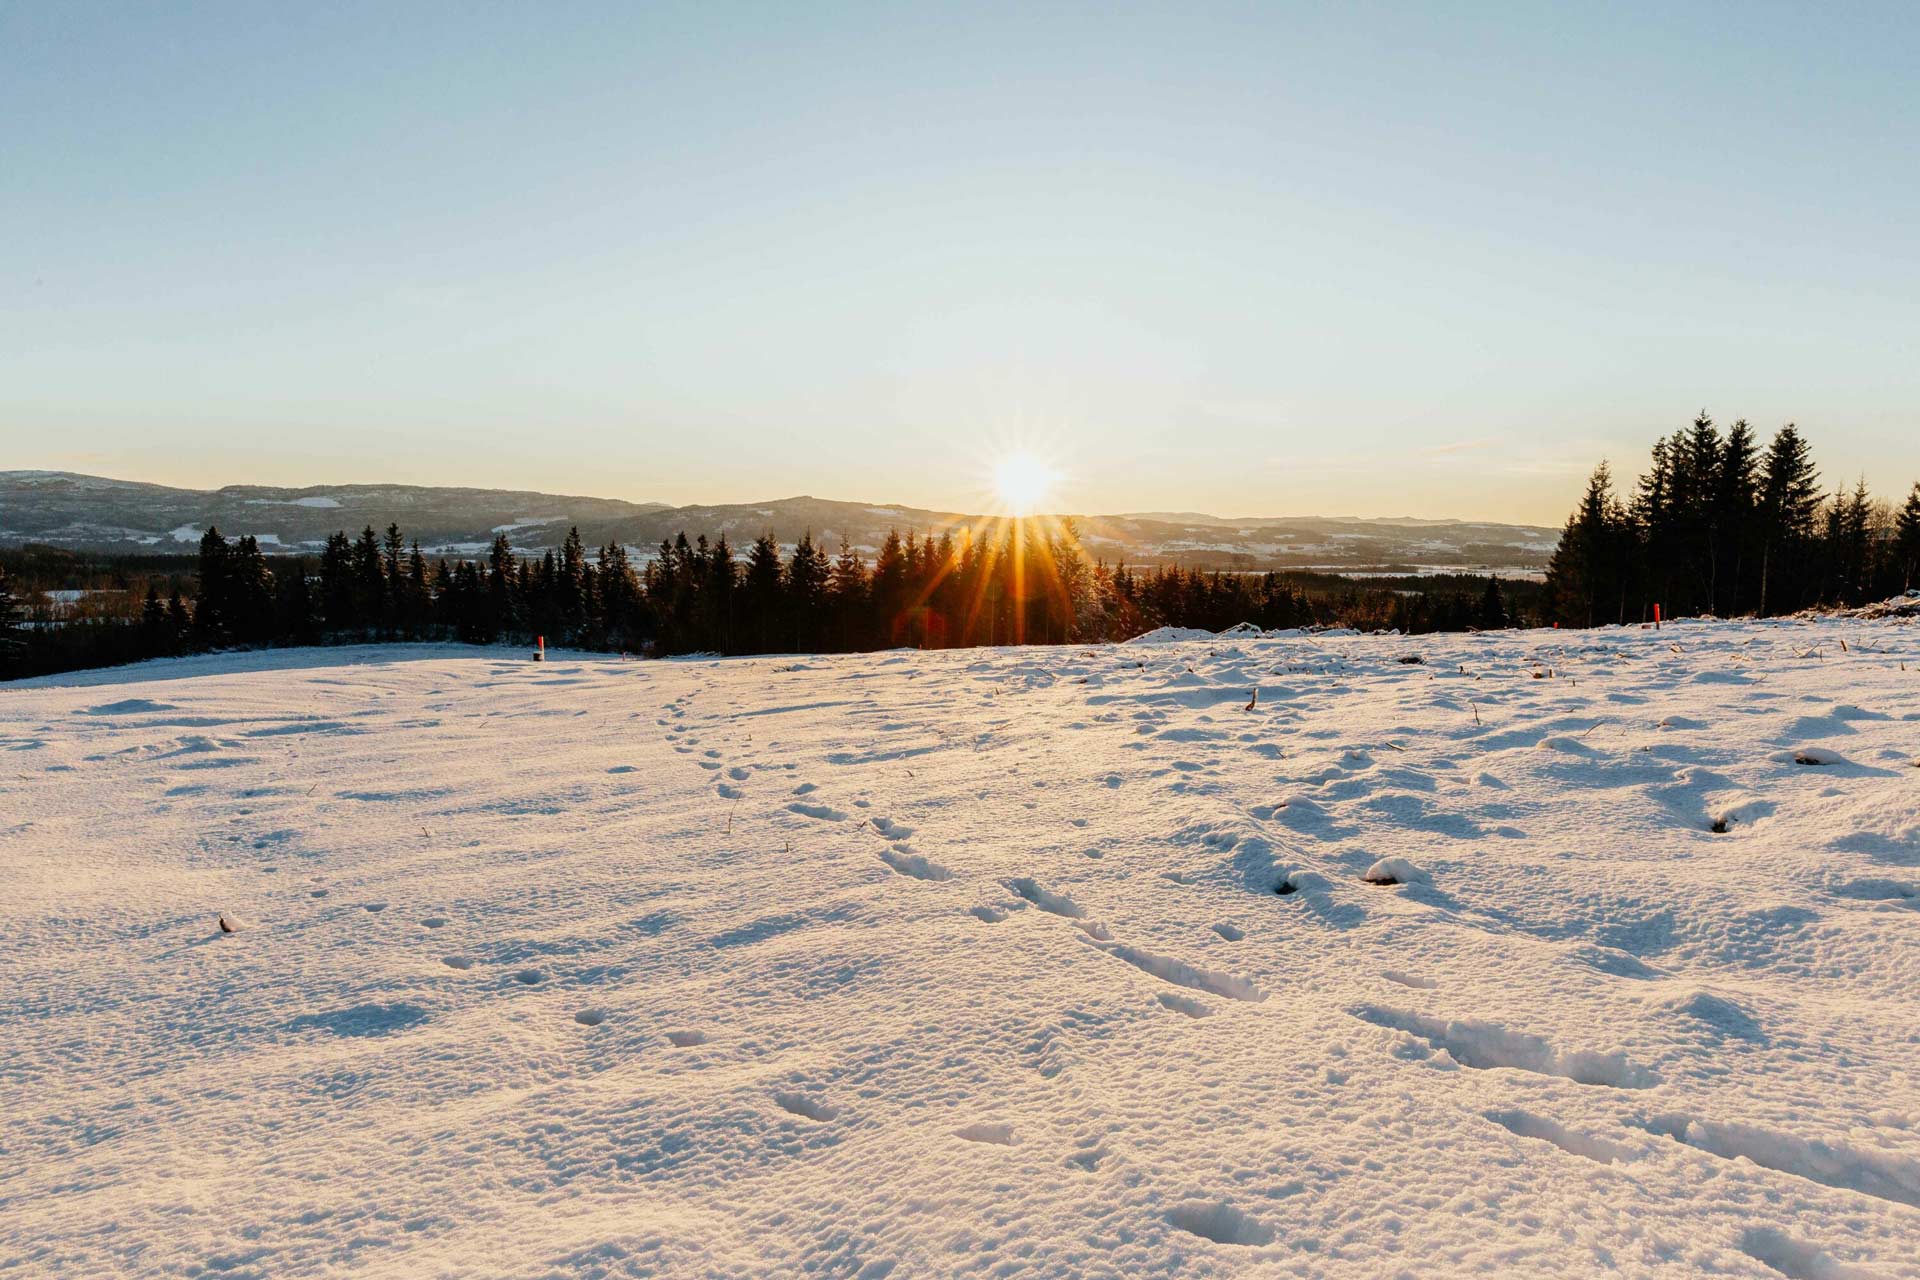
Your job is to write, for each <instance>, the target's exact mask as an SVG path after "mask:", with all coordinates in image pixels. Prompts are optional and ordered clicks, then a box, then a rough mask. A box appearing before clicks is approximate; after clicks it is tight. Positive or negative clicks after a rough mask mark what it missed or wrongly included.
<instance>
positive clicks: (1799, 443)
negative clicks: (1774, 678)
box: [1759, 422, 1820, 616]
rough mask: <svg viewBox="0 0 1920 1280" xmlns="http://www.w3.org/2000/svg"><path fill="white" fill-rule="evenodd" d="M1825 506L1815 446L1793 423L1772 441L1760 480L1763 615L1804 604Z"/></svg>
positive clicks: (1789, 609)
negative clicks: (1809, 558)
mask: <svg viewBox="0 0 1920 1280" xmlns="http://www.w3.org/2000/svg"><path fill="white" fill-rule="evenodd" d="M1819 510H1820V475H1819V472H1818V471H1817V470H1815V468H1814V465H1813V451H1812V449H1811V448H1809V447H1808V445H1807V442H1806V440H1805V439H1804V438H1803V437H1802V436H1801V435H1800V432H1799V430H1798V429H1797V428H1796V427H1795V426H1794V425H1793V424H1792V423H1791V422H1789V423H1788V424H1787V425H1786V426H1784V427H1782V428H1780V430H1779V431H1777V432H1775V433H1774V437H1773V443H1772V444H1770V445H1768V446H1767V457H1766V461H1765V463H1764V464H1763V466H1762V468H1761V479H1760V510H1759V520H1760V600H1759V610H1760V613H1761V615H1762V616H1765V615H1766V614H1767V613H1768V612H1769V611H1772V612H1781V613H1784V612H1788V611H1791V610H1793V609H1797V608H1799V607H1800V605H1801V604H1802V603H1804V592H1805V587H1804V585H1803V578H1804V573H1805V567H1804V563H1803V559H1804V555H1805V552H1806V549H1807V547H1808V545H1809V544H1810V543H1811V541H1812V539H1813V535H1814V521H1815V519H1816V517H1817V516H1818V513H1819Z"/></svg>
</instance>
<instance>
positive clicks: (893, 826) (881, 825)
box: [867, 818, 913, 840]
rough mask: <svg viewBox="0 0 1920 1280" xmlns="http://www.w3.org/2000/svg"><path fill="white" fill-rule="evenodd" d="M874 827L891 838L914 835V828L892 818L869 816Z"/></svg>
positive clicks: (896, 838)
mask: <svg viewBox="0 0 1920 1280" xmlns="http://www.w3.org/2000/svg"><path fill="white" fill-rule="evenodd" d="M867 821H868V822H869V823H871V824H872V826H873V829H874V830H875V831H878V832H879V833H880V834H881V835H883V836H885V837H886V838H887V839H889V840H905V839H907V838H908V837H910V836H912V835H913V828H912V827H908V826H902V825H901V824H900V823H898V822H895V821H894V820H893V819H892V818H868V819H867Z"/></svg>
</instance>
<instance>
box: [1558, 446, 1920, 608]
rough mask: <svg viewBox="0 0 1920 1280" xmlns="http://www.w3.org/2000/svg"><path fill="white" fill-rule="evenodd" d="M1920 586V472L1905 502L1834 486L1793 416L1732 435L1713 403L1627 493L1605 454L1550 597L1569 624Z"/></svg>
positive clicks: (1827, 600) (1790, 603)
mask: <svg viewBox="0 0 1920 1280" xmlns="http://www.w3.org/2000/svg"><path fill="white" fill-rule="evenodd" d="M1915 585H1920V483H1916V484H1915V485H1914V486H1913V488H1912V489H1911V490H1910V491H1909V492H1908V494H1907V496H1906V500H1905V502H1904V504H1903V505H1902V506H1900V507H1899V508H1898V509H1895V508H1894V507H1892V506H1891V505H1890V504H1888V503H1885V502H1880V501H1876V500H1875V499H1874V498H1873V496H1872V495H1871V494H1869V493H1868V492H1867V486H1866V481H1865V480H1861V481H1860V482H1858V483H1857V484H1855V485H1854V486H1853V487H1852V488H1851V489H1848V488H1846V487H1845V486H1842V487H1841V488H1839V489H1838V490H1837V491H1835V492H1834V493H1833V494H1831V495H1828V494H1827V493H1826V492H1825V491H1824V490H1823V488H1822V486H1821V484H1820V477H1819V472H1818V470H1817V469H1816V468H1815V466H1814V463H1813V454H1812V450H1811V448H1810V447H1809V446H1808V444H1807V441H1806V439H1805V437H1803V436H1802V435H1801V434H1800V432H1799V430H1798V429H1797V428H1796V427H1794V426H1793V424H1791V423H1789V424H1788V425H1786V426H1784V427H1782V428H1780V430H1779V431H1777V432H1775V433H1774V436H1773V439H1772V440H1771V441H1770V442H1768V443H1767V444H1766V446H1765V447H1764V448H1763V447H1762V446H1761V444H1760V442H1759V440H1758V439H1757V438H1756V436H1755V435H1754V433H1753V430H1752V428H1750V427H1749V426H1748V425H1747V424H1746V422H1745V421H1740V422H1735V423H1734V424H1733V425H1732V426H1731V427H1729V428H1728V429H1727V431H1726V432H1725V434H1722V433H1721V431H1720V429H1719V428H1718V427H1716V426H1715V425H1714V424H1713V420H1712V419H1711V418H1709V417H1708V416H1707V415H1706V413H1705V412H1704V411H1703V412H1702V413H1701V414H1700V416H1699V417H1697V418H1695V419H1694V421H1693V424H1692V425H1691V426H1690V427H1687V428H1685V429H1682V430H1679V431H1675V432H1674V433H1673V434H1672V435H1671V436H1668V437H1666V438H1664V439H1661V440H1656V441H1655V442H1654V445H1653V456H1652V460H1651V463H1650V465H1649V466H1648V468H1647V471H1646V473H1645V474H1644V475H1642V476H1641V477H1640V479H1639V481H1638V483H1637V484H1636V486H1635V488H1634V492H1633V494H1632V495H1631V496H1630V497H1629V498H1627V499H1625V500H1624V501H1623V500H1622V499H1620V498H1619V497H1617V496H1616V495H1615V493H1614V488H1613V474H1612V472H1611V470H1610V469H1609V468H1608V466H1607V464H1606V463H1605V462H1602V463H1601V464H1600V465H1599V466H1598V467H1597V468H1595V470H1594V472H1593V476H1592V478H1591V479H1590V480H1589V481H1588V482H1587V491H1586V494H1585V496H1584V497H1582V498H1581V500H1580V505H1579V506H1578V507H1577V508H1576V509H1575V510H1574V512H1573V514H1572V515H1571V516H1570V517H1568V519H1567V525H1566V530H1565V532H1563V533H1562V534H1561V535H1560V545H1559V547H1558V549H1556V550H1555V552H1554V555H1553V561H1552V564H1551V565H1550V566H1549V568H1548V572H1547V602H1548V603H1547V607H1548V609H1549V611H1550V613H1551V616H1552V618H1553V619H1554V620H1555V621H1558V622H1561V623H1565V624H1567V625H1570V626H1597V625H1601V624H1605V623H1625V622H1644V621H1647V620H1649V619H1651V618H1652V616H1653V609H1654V606H1655V605H1659V606H1660V607H1661V608H1662V609H1663V610H1664V612H1665V613H1666V615H1667V616H1669V617H1681V616H1687V615H1694V614H1714V615H1717V616H1720V617H1731V616H1736V615H1741V614H1757V615H1761V616H1768V615H1774V614H1782V613H1792V612H1794V611H1796V610H1799V609H1804V608H1807V607H1809V606H1813V605H1854V604H1861V603H1865V602H1867V601H1870V600H1878V599H1883V598H1885V597H1887V596H1890V595H1895V594H1898V593H1899V592H1901V591H1904V590H1906V589H1908V588H1910V587H1913V586H1915Z"/></svg>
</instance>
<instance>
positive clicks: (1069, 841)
mask: <svg viewBox="0 0 1920 1280" xmlns="http://www.w3.org/2000/svg"><path fill="white" fill-rule="evenodd" d="M1843 641H1844V647H1843ZM1409 657H1419V658H1422V659H1424V661H1422V662H1419V663H1409V662H1405V661H1402V659H1404V658H1409ZM1255 689H1257V690H1258V697H1257V699H1253V698H1252V695H1253V691H1254V690H1255ZM1250 700H1251V701H1252V704H1251V705H1249V703H1250ZM0 751H3V752H4V754H0V762H4V764H5V766H6V767H5V769H4V770H3V771H0V930H3V933H0V942H3V943H4V945H3V946H0V1276H16V1275H17V1276H55V1275H62V1276H64V1275H70V1276H102V1275H123V1274H124V1275H184V1276H230V1277H235V1276H273V1277H282V1276H312V1275H346V1274H356V1275H358V1274H366V1275H387V1276H455V1275H460V1276H495V1275H501V1276H574V1275H579V1276H629V1275H632V1276H653V1275H668V1276H786V1275H803V1274H805V1275H822V1276H849V1277H850V1276H859V1277H869V1278H871V1277H880V1276H888V1275H891V1276H895V1277H909V1276H916V1277H917V1276H943V1275H991V1276H1013V1275H1028V1274H1031V1275H1048V1276H1125V1277H1133V1276H1162V1275H1166V1276H1240V1275H1267V1274H1273V1275H1292V1274H1299V1275H1316V1276H1317V1275H1348V1276H1378V1275H1390V1274H1409V1275H1433V1274H1450V1273H1458V1272H1481V1273H1503V1274H1541V1275H1589V1274H1596V1273H1602V1272H1609V1271H1618V1272H1622V1273H1626V1274H1634V1275H1649V1274H1667V1275H1688V1276H1691V1275H1701V1274H1709V1275H1743V1276H1778V1275H1781V1274H1784V1275H1787V1276H1792V1277H1814V1278H1822V1277H1858V1276H1867V1275H1879V1276H1920V987H1917V986H1916V984H1917V983H1920V909H1916V908H1920V896H1916V895H1917V894H1920V768H1916V767H1915V761H1916V758H1917V757H1920V628H1916V627H1915V626H1914V625H1912V624H1910V623H1909V624H1902V623H1898V622H1858V621H1845V622H1843V621H1837V620H1836V621H1825V622H1814V621H1801V622H1790V623H1780V624H1771V625H1762V624H1739V623H1695V624H1685V625H1680V626H1673V627H1669V628H1668V629H1667V630H1665V631H1662V632H1659V633H1654V632H1651V631H1641V630H1638V629H1635V630H1629V631H1619V630H1609V631H1600V632H1594V633H1589V634H1571V633H1556V632H1512V633H1505V634H1501V635H1488V636H1452V637H1421V638H1414V639H1403V638H1397V637H1338V638H1311V637H1308V638H1293V639H1270V640H1260V639H1239V638H1235V639H1229V640H1202V641H1193V642H1188V643H1180V644H1170V645H1161V646H1117V647H1110V648H1100V649H1091V650H1088V649H1028V650H1002V651H998V652H985V651H960V652H947V653H929V654H908V653H888V654H876V655H866V656H855V657H838V658H808V659H791V658H783V659H765V658H763V659H743V660H731V661H714V662H708V661H685V662H653V663H636V662H621V661H617V660H612V659H603V658H586V657H570V656H565V655H562V656H561V657H560V659H559V660H557V661H550V662H548V663H547V664H545V665H535V664H533V663H530V662H528V661H525V660H524V659H523V657H522V656H521V655H519V654H517V653H511V654H510V653H507V652H504V651H494V650H472V649H456V648H445V649H438V648H419V647H415V648H391V649H378V648H366V649H334V650H319V651H291V652H277V653H265V654H254V655H240V656H228V657H214V658H202V659H189V660H182V661H178V662H168V663H159V664H152V665H148V666H145V667H139V668H130V669H124V670H120V671H113V672H96V673H90V674H87V675H83V676H75V677H66V678H62V679H58V680H53V681H42V682H36V683H34V684H32V685H29V686H11V687H4V688H0ZM1803 761H1806V762H1803ZM1809 762H1810V763H1809ZM1716 826H1719V827H1722V828H1724V830H1723V831H1716V830H1715V829H1714V828H1715V827H1716ZM1394 859H1398V860H1402V861H1401V862H1393V861H1386V860H1394ZM1383 861H1385V866H1384V867H1382V868H1379V870H1380V871H1382V872H1392V873H1393V874H1394V875H1395V876H1396V878H1398V879H1400V880H1401V881H1403V883H1399V884H1373V883H1367V882H1366V881H1365V879H1364V878H1363V877H1365V875H1366V874H1367V873H1368V872H1369V870H1370V869H1375V868H1376V864H1378V863H1381V862H1383ZM1282 887H1286V888H1289V889H1290V890H1291V891H1289V892H1276V889H1279V888H1282ZM222 912H225V913H227V914H228V918H229V921H230V922H235V923H237V924H238V931H237V932H234V933H231V934H223V933H221V932H220V931H219V929H218V927H217V923H216V921H217V918H218V916H219V915H220V913H222Z"/></svg>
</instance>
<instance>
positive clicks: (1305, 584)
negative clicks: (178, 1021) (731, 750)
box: [0, 521, 1524, 675]
mask: <svg viewBox="0 0 1920 1280" xmlns="http://www.w3.org/2000/svg"><path fill="white" fill-rule="evenodd" d="M8 554H12V553H8ZM45 555H52V558H53V559H55V560H56V561H57V560H58V559H59V558H60V557H68V558H71V553H57V555H54V554H53V553H34V552H29V553H27V560H26V563H27V564H28V565H30V566H32V567H33V568H34V569H35V570H36V571H37V574H38V576H39V580H40V582H41V583H42V585H46V586H50V585H53V584H54V582H57V581H59V578H58V576H57V575H58V573H59V572H60V570H59V568H58V566H57V564H55V565H48V564H42V563H40V560H41V559H42V558H43V557H44V556H45ZM3 567H4V566H0V569H3ZM195 567H196V569H197V573H196V575H195V577H196V578H197V585H198V591H197V593H189V594H187V595H184V596H183V594H182V592H181V590H180V585H181V580H182V577H183V575H181V574H179V573H178V572H177V571H176V572H174V573H172V574H168V575H140V574H137V573H135V572H133V571H130V570H128V568H127V566H125V565H120V564H116V565H115V567H114V568H113V570H112V573H111V576H110V578H108V580H109V581H111V582H113V583H114V584H115V587H114V588H113V589H106V590H97V591H96V592H95V593H94V596H93V597H92V598H94V599H97V600H100V601H105V602H117V603H109V604H108V605H107V606H106V607H108V608H111V609H114V610H116V612H114V613H112V614H111V615H100V614H93V615H90V616H87V617H84V618H81V619H78V620H69V621H64V622H49V623H44V624H34V625H37V626H38V627H39V628H40V629H36V630H30V631H26V632H15V633H14V634H15V637H16V640H19V638H20V637H24V643H13V644H12V645H11V646H10V647H8V648H6V650H5V651H3V652H0V675H25V674H34V673H40V672H49V671H59V670H68V669H72V668H75V667H83V666H100V665H111V664H114V663H118V662H129V661H136V660H138V659H141V658H148V657H158V656H168V655H175V654H182V653H188V652H198V651H205V650H210V649H219V648H227V647H233V646H244V647H259V646H268V645H300V644H316V643H342V642H354V641H394V640H400V641H406V640H462V641H468V642H472V643H478V644H486V643H493V642H496V641H508V642H515V643H531V641H532V639H533V637H535V636H544V637H545V638H546V640H547V643H548V644H549V645H553V646H573V647H579V648H587V649H599V650H609V651H624V652H635V653H639V652H646V653H657V654H677V653H695V652H710V653H725V654H740V653H778V652H821V651H826V652H834V651H840V652H844V651H852V650H866V649H876V648H891V647H896V646H914V647H921V648H942V647H953V646H961V645H983V644H1017V643H1028V644H1057V643H1069V642H1094V641H1100V640H1122V639H1126V638H1128V637H1130V636H1134V635H1138V634H1140V633H1141V632H1144V631H1149V630H1152V629H1153V628H1155V627H1158V626H1163V625H1171V626H1180V627H1199V628H1205V629H1206V630H1209V631H1219V630H1223V629H1225V628H1227V627H1230V626H1233V625H1235V624H1237V623H1242V622H1248V623H1252V624H1254V625H1256V626H1259V627H1263V628H1275V627H1290V626H1308V625H1314V624H1337V625H1346V626H1353V627H1358V628H1364V629H1376V628H1386V627H1397V628H1399V629H1400V630H1402V631H1406V632H1415V631H1431V630H1453V629H1461V628H1466V627H1499V626H1505V625H1508V624H1509V623H1510V622H1511V621H1516V620H1520V619H1518V618H1516V617H1514V616H1513V613H1512V612H1511V611H1510V608H1509V605H1508V602H1507V597H1506V596H1505V595H1504V594H1503V592H1502V590H1501V585H1500V584H1499V583H1498V582H1497V581H1495V580H1493V579H1479V578H1471V577H1459V578H1450V579H1443V580H1437V581H1435V582H1432V583H1423V584H1421V585H1422V588H1423V589H1420V590H1409V589H1405V588H1404V587H1403V588H1402V589H1399V590H1394V589H1391V586H1390V585H1382V586H1367V585H1361V584H1357V583H1354V582H1351V581H1348V580H1345V579H1340V578H1338V577H1332V576H1326V575H1313V574H1302V573H1277V572H1276V573H1265V574H1246V573H1223V572H1210V573H1209V572H1202V571H1198V570H1190V569H1182V568H1180V567H1178V566H1173V567H1162V568H1156V569H1152V570H1146V571H1140V570H1134V569H1129V568H1127V567H1126V566H1124V565H1122V566H1116V567H1110V566H1108V565H1106V564H1104V563H1093V562H1090V561H1089V559H1088V557H1087V555H1086V553H1085V552H1084V550H1083V549H1082V548H1081V545H1080V542H1079V539H1078V535H1077V533H1076V532H1075V530H1074V527H1073V525H1072V523H1071V522H1068V521H1061V522H1053V521H1027V522H1004V523H1001V524H999V525H997V526H989V527H988V528H987V529H986V530H985V531H984V532H982V533H977V534H969V533H965V532H963V533H961V534H959V535H955V534H945V535H942V536H940V537H937V538H936V537H918V536H916V535H914V534H912V533H909V534H908V535H907V536H906V537H905V538H901V537H900V536H899V535H898V534H889V535H888V537H887V539H886V541H885V543H884V544H883V545H882V546H881V547H880V549H879V551H878V552H877V554H875V555H874V556H873V557H872V558H871V560H868V559H866V558H863V557H862V556H860V555H859V554H857V553H856V552H854V551H853V550H852V549H850V548H845V547H843V548H841V549H840V551H839V552H838V553H837V554H835V555H832V556H829V555H828V554H827V552H826V550H825V548H823V547H822V546H820V545H819V544H818V543H817V542H816V541H815V540H814V539H813V538H812V537H811V536H807V537H803V538H802V539H801V540H800V542H799V544H798V545H797V546H795V547H794V548H793V549H792V551H791V552H789V553H784V554H783V552H782V550H781V548H780V546H779V544H777V543H776V542H775V541H774V540H773V539H772V538H771V537H769V536H762V537H760V538H758V539H756V540H755V541H754V542H753V543H752V544H751V545H750V546H749V547H748V548H747V551H746V554H745V555H744V556H741V555H737V554H736V553H735V550H734V548H733V547H732V546H731V545H729V543H728V542H727V540H726V538H725V537H724V536H722V537H721V538H720V539H719V540H718V541H717V542H711V543H710V542H709V541H708V540H707V539H706V538H704V537H701V538H697V539H695V540H693V541H692V542H689V541H688V540H687V538H686V537H685V535H682V536H680V537H678V538H675V539H673V540H671V541H666V542H662V543H661V544H660V547H659V549H658V551H657V552H656V553H655V554H654V556H653V557H652V558H651V559H649V560H647V562H646V563H644V564H643V565H638V566H636V564H635V563H634V561H633V559H632V558H631V557H630V556H629V554H628V551H627V549H626V548H625V547H623V546H620V545H617V544H615V545H609V546H605V547H601V548H599V549H598V550H597V552H595V553H592V554H589V552H588V550H587V548H586V547H585V546H584V545H583V544H582V542H581V539H580V535H579V532H578V530H572V531H569V533H568V535H567V538H566V541H565V543H564V544H563V545H562V547H561V548H560V550H559V551H558V552H547V553H545V554H544V555H541V556H538V557H531V556H522V555H520V554H517V553H516V552H515V551H514V549H513V547H512V545H511V544H510V543H509V541H508V540H507V538H506V536H505V535H504V534H502V535H500V536H497V537H496V538H495V539H494V542H493V545H492V547H491V548H490V549H489V551H488V554H487V555H486V556H485V557H484V558H479V559H468V558H458V559H447V558H434V559H430V558H429V557H428V556H427V555H426V554H425V553H424V552H422V550H421V548H420V546H419V545H418V543H417V542H410V541H408V540H407V539H406V538H405V537H404V536H403V534H402V532H401V530H400V529H399V528H398V526H396V525H389V526H388V527H387V530H386V532H385V534H384V535H382V534H378V533H376V532H375V531H374V530H373V529H372V528H370V527H369V528H366V529H363V530H362V531H361V533H360V534H359V536H358V537H351V538H350V537H349V536H348V535H347V534H345V533H344V532H342V533H336V534H334V535H333V536H332V537H331V538H329V539H328V540H327V543H326V547H325V550H324V551H323V552H322V553H321V554H320V555H319V557H318V558H317V560H316V559H314V558H310V557H298V558H294V557H284V556H282V557H268V556H266V555H265V554H263V553H262V551H261V549H260V546H259V544H258V542H257V541H256V540H255V539H254V538H252V537H241V538H238V539H228V538H226V537H224V536H222V535H221V533H220V532H219V531H218V530H217V529H209V530H208V531H207V532H206V533H205V534H204V535H203V536H202V538H201V540H200V547H199V555H198V558H197V561H196V565H195ZM67 580H68V581H72V578H71V577H69V578H68V579H67ZM0 581H4V579H0ZM86 581H87V584H88V585H92V584H93V583H94V582H96V581H98V579H97V578H89V579H87V580H86ZM142 585H144V588H145V599H144V602H143V603H140V604H136V603H135V602H136V601H139V600H140V589H141V587H142ZM1522 585H1524V584H1522ZM128 588H131V590H130V591H129V590H128ZM4 629H5V623H4V619H0V630H4ZM23 653H24V656H23Z"/></svg>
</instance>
